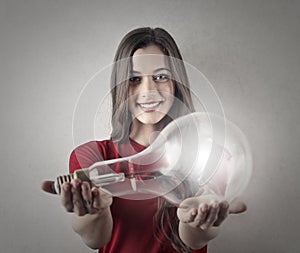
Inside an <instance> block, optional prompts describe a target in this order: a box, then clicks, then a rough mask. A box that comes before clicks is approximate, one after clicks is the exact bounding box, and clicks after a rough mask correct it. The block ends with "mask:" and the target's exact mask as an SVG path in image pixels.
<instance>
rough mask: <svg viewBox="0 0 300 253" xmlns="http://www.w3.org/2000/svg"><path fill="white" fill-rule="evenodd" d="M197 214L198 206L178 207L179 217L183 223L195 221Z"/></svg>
mask: <svg viewBox="0 0 300 253" xmlns="http://www.w3.org/2000/svg"><path fill="white" fill-rule="evenodd" d="M197 214H198V210H197V209H196V208H182V207H179V208H178V209H177V216H178V219H179V220H180V221H181V222H183V223H189V222H193V221H194V220H195V217H196V216H197Z"/></svg>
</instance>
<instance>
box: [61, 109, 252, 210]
mask: <svg viewBox="0 0 300 253" xmlns="http://www.w3.org/2000/svg"><path fill="white" fill-rule="evenodd" d="M117 163H118V164H122V166H124V167H126V168H127V169H126V170H124V171H126V172H121V173H116V172H115V171H114V170H113V169H112V167H113V166H114V165H116V164H117ZM122 166H121V168H122ZM251 174H252V155H251V150H250V147H249V144H248V141H247V139H246V137H245V135H244V134H243V133H242V131H241V130H240V129H239V128H238V127H237V126H235V125H234V124H233V123H231V122H230V121H228V120H225V119H224V118H222V117H219V116H216V115H209V114H207V113H199V112H196V113H191V114H188V115H185V116H182V117H180V118H177V119H175V120H173V121H172V122H171V123H169V124H168V125H167V126H166V127H165V128H164V129H163V130H162V131H161V132H160V133H159V134H158V136H157V137H156V138H155V139H154V141H153V142H152V143H151V145H150V146H149V147H147V148H146V149H144V150H143V151H142V152H140V153H137V154H135V155H132V156H129V157H123V158H118V159H113V160H106V161H100V162H96V163H94V164H93V165H92V166H90V167H89V168H87V169H82V170H78V171H75V172H74V174H70V175H67V176H61V177H58V178H57V181H56V183H55V189H56V192H57V193H60V186H61V185H62V184H63V183H64V182H67V181H71V180H72V178H79V179H81V180H83V181H90V182H91V183H92V184H93V185H95V186H99V187H100V186H101V187H102V188H104V189H105V190H107V191H109V192H111V193H112V195H113V196H118V197H122V198H128V199H147V198H152V197H154V196H162V197H164V198H165V199H167V200H168V201H169V202H171V203H173V204H174V205H178V204H179V203H180V202H181V201H182V200H184V199H185V198H187V197H191V196H194V195H196V194H201V192H202V191H203V189H209V190H210V191H213V192H214V193H215V194H217V195H219V196H221V197H223V198H224V199H225V200H227V201H232V200H233V199H234V198H236V197H237V196H239V195H240V194H241V193H242V192H243V191H244V190H245V189H246V187H247V185H248V183H249V180H250V177H251Z"/></svg>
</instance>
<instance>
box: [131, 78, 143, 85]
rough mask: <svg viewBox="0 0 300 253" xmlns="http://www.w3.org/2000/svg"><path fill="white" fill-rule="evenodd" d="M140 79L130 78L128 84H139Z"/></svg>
mask: <svg viewBox="0 0 300 253" xmlns="http://www.w3.org/2000/svg"><path fill="white" fill-rule="evenodd" d="M141 80H142V78H141V77H140V76H132V77H130V78H129V83H131V84H139V83H140V82H141Z"/></svg>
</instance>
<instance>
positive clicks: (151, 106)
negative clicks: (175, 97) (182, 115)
mask: <svg viewBox="0 0 300 253" xmlns="http://www.w3.org/2000/svg"><path fill="white" fill-rule="evenodd" d="M160 103H161V102H153V103H141V104H139V103H138V105H139V106H140V107H141V108H142V109H143V110H144V111H153V110H155V109H156V108H157V107H158V106H159V105H160Z"/></svg>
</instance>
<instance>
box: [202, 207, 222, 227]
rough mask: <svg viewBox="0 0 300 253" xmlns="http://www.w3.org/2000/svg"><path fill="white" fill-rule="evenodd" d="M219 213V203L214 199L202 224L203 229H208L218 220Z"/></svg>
mask: <svg viewBox="0 0 300 253" xmlns="http://www.w3.org/2000/svg"><path fill="white" fill-rule="evenodd" d="M218 213H219V203H218V202H216V201H214V202H212V203H211V204H210V206H209V211H208V214H207V217H206V220H205V222H204V223H203V224H202V225H201V226H200V227H201V228H202V229H208V228H209V227H211V226H212V224H213V223H214V222H215V221H216V220H217V218H218Z"/></svg>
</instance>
